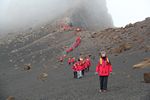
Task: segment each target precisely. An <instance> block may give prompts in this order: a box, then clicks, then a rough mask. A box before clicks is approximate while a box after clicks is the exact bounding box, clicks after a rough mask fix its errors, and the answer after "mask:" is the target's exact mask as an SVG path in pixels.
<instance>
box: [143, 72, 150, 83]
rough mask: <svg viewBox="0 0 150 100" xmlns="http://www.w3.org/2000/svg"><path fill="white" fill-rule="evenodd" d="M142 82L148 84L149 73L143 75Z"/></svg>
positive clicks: (149, 81)
mask: <svg viewBox="0 0 150 100" xmlns="http://www.w3.org/2000/svg"><path fill="white" fill-rule="evenodd" d="M144 81H145V83H150V72H149V73H144Z"/></svg>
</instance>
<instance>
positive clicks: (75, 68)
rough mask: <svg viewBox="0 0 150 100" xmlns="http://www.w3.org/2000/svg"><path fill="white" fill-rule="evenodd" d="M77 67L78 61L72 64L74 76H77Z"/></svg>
mask: <svg viewBox="0 0 150 100" xmlns="http://www.w3.org/2000/svg"><path fill="white" fill-rule="evenodd" d="M77 67H78V63H77V62H76V63H74V64H73V66H72V70H73V75H74V78H77Z"/></svg>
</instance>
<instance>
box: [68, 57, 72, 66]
mask: <svg viewBox="0 0 150 100" xmlns="http://www.w3.org/2000/svg"><path fill="white" fill-rule="evenodd" d="M70 64H71V57H69V58H68V65H70Z"/></svg>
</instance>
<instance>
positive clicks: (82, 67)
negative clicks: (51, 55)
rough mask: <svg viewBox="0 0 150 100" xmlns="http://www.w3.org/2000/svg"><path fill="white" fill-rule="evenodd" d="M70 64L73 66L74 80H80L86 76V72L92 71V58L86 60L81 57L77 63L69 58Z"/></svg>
mask: <svg viewBox="0 0 150 100" xmlns="http://www.w3.org/2000/svg"><path fill="white" fill-rule="evenodd" d="M68 64H69V65H70V64H72V70H73V75H74V78H77V79H80V78H82V77H83V76H84V72H88V71H89V69H90V66H91V60H90V56H87V57H85V58H83V57H79V59H78V60H77V61H75V58H69V59H68Z"/></svg>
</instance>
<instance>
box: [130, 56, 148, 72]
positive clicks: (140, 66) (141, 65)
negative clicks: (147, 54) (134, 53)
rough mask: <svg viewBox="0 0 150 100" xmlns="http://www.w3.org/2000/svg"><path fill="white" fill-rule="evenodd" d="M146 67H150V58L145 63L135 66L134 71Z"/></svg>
mask: <svg viewBox="0 0 150 100" xmlns="http://www.w3.org/2000/svg"><path fill="white" fill-rule="evenodd" d="M145 67H150V58H146V59H144V61H142V62H140V63H138V64H136V65H133V68H134V69H137V68H145Z"/></svg>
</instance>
